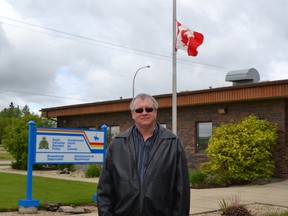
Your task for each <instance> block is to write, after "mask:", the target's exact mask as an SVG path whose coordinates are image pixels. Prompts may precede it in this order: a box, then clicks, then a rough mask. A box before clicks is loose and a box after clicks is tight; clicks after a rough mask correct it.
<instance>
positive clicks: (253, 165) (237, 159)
mask: <svg viewBox="0 0 288 216" xmlns="http://www.w3.org/2000/svg"><path fill="white" fill-rule="evenodd" d="M276 129H277V127H276V124H272V123H269V122H268V121H266V120H261V119H259V118H257V117H256V116H255V115H250V116H249V117H248V118H246V119H244V120H243V121H242V122H240V123H238V124H235V123H230V124H221V125H220V126H219V127H214V128H213V133H212V137H211V138H210V140H209V143H208V148H207V156H208V158H209V159H210V161H209V162H206V163H203V164H202V165H201V166H200V170H201V171H202V172H203V173H204V174H206V175H207V176H210V178H208V181H210V182H211V183H216V184H220V185H223V184H224V185H231V184H243V183H248V182H252V181H254V180H256V179H259V178H264V179H269V178H271V176H272V175H273V172H274V169H275V164H274V161H273V160H272V152H273V147H274V146H275V144H276V140H277V132H276Z"/></svg>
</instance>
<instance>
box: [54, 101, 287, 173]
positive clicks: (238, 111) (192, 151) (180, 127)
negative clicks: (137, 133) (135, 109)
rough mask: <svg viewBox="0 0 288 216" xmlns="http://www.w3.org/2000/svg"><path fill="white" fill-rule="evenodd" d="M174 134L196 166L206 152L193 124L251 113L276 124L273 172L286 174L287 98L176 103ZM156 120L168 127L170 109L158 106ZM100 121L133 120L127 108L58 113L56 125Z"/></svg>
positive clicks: (125, 122) (98, 123) (191, 164)
mask: <svg viewBox="0 0 288 216" xmlns="http://www.w3.org/2000/svg"><path fill="white" fill-rule="evenodd" d="M221 108H225V109H226V110H227V114H219V113H218V109H221ZM177 112H178V116H177V135H178V136H179V137H180V140H181V142H182V143H183V145H184V147H185V151H186V155H187V159H188V164H189V167H190V168H197V167H198V166H199V165H200V164H201V163H202V162H204V161H207V157H206V155H205V154H198V153H197V152H196V128H195V127H196V124H197V122H204V121H210V122H212V124H213V126H218V125H220V124H221V123H222V122H223V123H229V122H231V121H232V120H233V121H236V122H238V121H240V120H242V119H243V118H245V117H247V116H249V115H250V114H252V113H254V114H255V115H257V116H258V117H260V118H263V119H267V120H268V121H270V122H274V123H277V124H278V143H277V145H276V148H275V151H274V154H273V155H274V158H275V161H276V170H275V176H277V177H282V178H287V177H288V142H287V141H288V132H287V128H288V101H285V100H284V99H283V100H282V99H278V100H265V101H248V102H242V103H222V104H214V105H203V106H200V105H199V106H191V107H178V108H177ZM158 121H159V123H165V124H166V126H167V128H168V129H171V128H172V110H171V109H159V111H158ZM103 124H106V125H108V126H116V125H117V126H118V125H119V126H120V130H121V131H124V130H126V129H127V128H129V127H130V126H131V125H132V124H133V120H132V119H131V113H130V112H120V113H107V114H99V115H83V116H76V117H75V116H73V117H68V116H67V117H59V118H58V127H76V128H77V127H95V128H97V129H98V128H99V127H100V126H102V125H103Z"/></svg>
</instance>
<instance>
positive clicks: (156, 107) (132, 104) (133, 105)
mask: <svg viewBox="0 0 288 216" xmlns="http://www.w3.org/2000/svg"><path fill="white" fill-rule="evenodd" d="M138 98H140V99H141V100H145V99H146V98H149V99H150V100H151V101H152V103H153V108H154V109H158V102H157V101H156V99H155V98H154V97H153V96H151V95H149V94H146V93H140V94H138V95H136V97H134V98H133V99H132V101H131V103H130V110H131V111H134V109H135V100H136V99H138Z"/></svg>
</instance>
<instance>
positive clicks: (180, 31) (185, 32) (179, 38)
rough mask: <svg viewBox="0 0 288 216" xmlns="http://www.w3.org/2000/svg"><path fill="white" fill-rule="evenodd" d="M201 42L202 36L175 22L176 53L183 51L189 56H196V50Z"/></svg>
mask: <svg viewBox="0 0 288 216" xmlns="http://www.w3.org/2000/svg"><path fill="white" fill-rule="evenodd" d="M203 40H204V36H203V34H201V33H199V32H195V31H192V30H190V29H188V28H187V27H185V26H183V25H182V24H181V23H179V22H177V35H176V51H177V49H183V50H185V51H187V53H188V55H189V56H197V54H198V51H197V48H198V47H199V46H200V45H201V44H202V43H203Z"/></svg>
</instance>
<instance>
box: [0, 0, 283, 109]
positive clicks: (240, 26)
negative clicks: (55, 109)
mask: <svg viewBox="0 0 288 216" xmlns="http://www.w3.org/2000/svg"><path fill="white" fill-rule="evenodd" d="M287 6H288V2H287V1H285V0H275V1H270V0H254V1H240V0H236V1H231V0H221V1H208V0H195V1H193V2H191V1H188V0H178V1H177V19H178V20H179V21H180V22H181V23H182V24H184V25H185V26H187V27H190V28H191V29H192V30H195V31H199V32H202V33H203V34H204V36H205V40H204V43H203V45H202V46H200V47H199V48H198V51H199V54H198V56H197V57H195V58H192V57H188V56H187V55H186V53H185V52H184V51H182V50H179V51H178V54H177V58H178V61H177V69H178V70H177V90H178V91H189V90H199V89H207V88H209V87H210V86H211V87H213V88H216V87H221V86H227V85H231V83H227V82H225V76H226V74H227V72H228V71H230V70H238V69H245V68H251V67H255V68H256V69H257V70H258V71H259V73H260V76H261V79H262V80H278V79H287V75H286V74H287V73H286V72H285V71H286V68H287V63H286V59H287V54H288V46H287V45H288V44H287V38H288V37H287V36H288V29H287V25H286V21H285V20H286V19H287V13H286V8H287ZM0 8H1V12H0V56H1V58H0V110H2V109H3V108H4V107H8V106H9V104H10V102H14V103H15V104H16V105H20V107H23V106H24V105H26V104H27V105H28V106H29V105H30V106H32V107H33V109H34V110H39V109H41V108H47V107H51V106H62V105H69V104H75V103H86V102H87V100H86V99H92V100H94V101H100V100H101V101H103V100H111V99H118V98H120V97H123V98H130V97H131V96H132V81H133V76H134V74H135V72H136V71H137V69H138V68H140V67H142V66H145V65H150V66H151V68H149V69H143V71H140V72H139V74H138V75H137V78H136V82H135V92H136V93H137V92H140V91H141V92H144V91H145V92H148V93H150V94H166V93H171V91H172V59H171V57H172V2H167V1H166V0H149V1H132V0H128V1H125V2H122V1H116V0H107V1H93V0H81V1H80V0H62V1H56V0H41V1H35V0H22V1H8V0H1V1H0ZM29 23H30V24H32V25H30V24H29ZM53 29H54V30H58V31H53ZM79 98H80V99H81V98H82V99H83V100H77V99H79ZM37 106H38V108H37Z"/></svg>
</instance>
